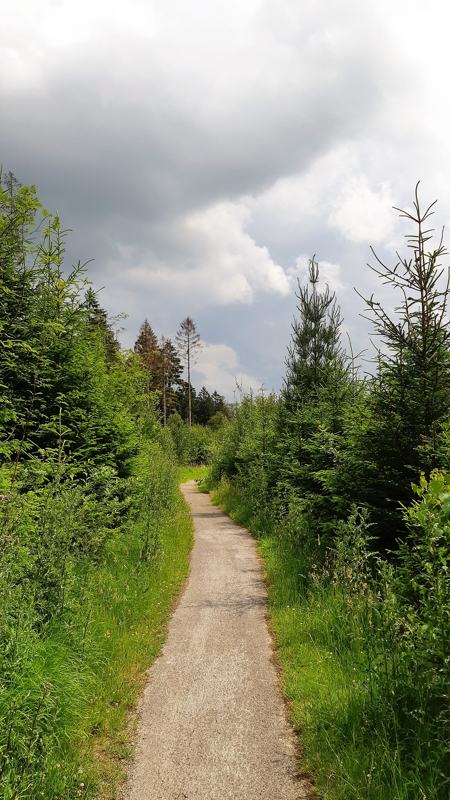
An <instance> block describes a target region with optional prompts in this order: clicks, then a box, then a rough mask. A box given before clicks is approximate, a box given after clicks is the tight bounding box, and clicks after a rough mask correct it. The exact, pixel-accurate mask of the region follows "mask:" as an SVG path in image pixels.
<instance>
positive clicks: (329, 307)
mask: <svg viewBox="0 0 450 800" xmlns="http://www.w3.org/2000/svg"><path fill="white" fill-rule="evenodd" d="M296 296H297V300H298V305H297V310H298V317H297V318H296V319H295V320H294V321H293V323H292V336H291V343H290V345H289V348H288V355H287V358H286V368H287V372H286V377H285V396H286V399H287V400H288V401H289V402H291V403H292V402H293V403H295V402H301V401H302V400H303V399H305V398H307V397H309V396H310V395H311V393H313V392H317V389H318V387H319V386H320V385H323V384H324V383H326V381H327V379H328V377H329V375H330V372H331V371H332V368H333V367H334V366H335V365H336V363H337V362H342V361H343V356H342V349H341V345H340V327H341V324H342V319H341V313H340V308H339V306H338V304H337V301H336V295H335V293H334V292H331V291H330V288H329V286H328V285H326V286H325V288H324V289H323V290H321V289H320V288H319V265H318V263H317V261H316V260H315V258H314V257H313V258H312V259H311V260H310V262H309V281H308V283H307V285H306V286H302V285H301V283H300V281H299V282H298V292H297V295H296Z"/></svg>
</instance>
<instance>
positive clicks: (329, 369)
mask: <svg viewBox="0 0 450 800" xmlns="http://www.w3.org/2000/svg"><path fill="white" fill-rule="evenodd" d="M297 299H298V306H297V308H298V317H297V318H296V319H295V320H294V322H293V323H292V338H291V343H290V345H289V348H288V356H287V358H286V367H287V372H286V377H285V386H284V391H283V394H282V400H283V402H282V403H281V405H280V409H279V419H278V432H279V433H278V438H279V446H278V453H277V456H276V458H277V460H278V463H277V464H276V465H274V466H273V467H272V473H273V475H274V478H273V480H274V481H275V483H276V484H277V487H278V489H277V491H278V492H279V494H280V496H281V495H282V496H285V497H286V498H288V497H290V498H291V500H292V501H293V502H294V504H295V505H296V508H297V510H298V511H299V510H300V509H301V511H302V513H303V517H304V521H305V530H307V529H310V530H311V536H312V537H315V536H317V534H318V533H320V535H321V538H322V539H324V538H325V539H327V538H331V537H332V536H333V535H334V531H335V529H336V520H337V518H339V517H343V516H345V513H346V510H347V509H346V508H343V507H340V505H339V503H338V502H337V498H336V497H335V492H334V484H335V480H336V474H337V463H338V457H339V451H340V447H341V440H342V435H343V433H342V432H343V414H344V409H345V406H346V401H347V399H348V396H349V375H348V368H347V364H346V358H345V354H344V352H343V350H342V347H341V343H340V328H341V323H342V320H341V312H340V307H339V305H338V303H337V300H336V296H335V293H334V292H332V291H330V289H329V287H328V286H325V287H324V289H320V288H319V265H318V263H317V262H316V261H315V259H314V258H312V259H311V261H310V263H309V282H308V284H307V285H306V286H301V285H300V283H299V286H298V293H297Z"/></svg>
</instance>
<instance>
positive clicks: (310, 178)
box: [0, 0, 450, 396]
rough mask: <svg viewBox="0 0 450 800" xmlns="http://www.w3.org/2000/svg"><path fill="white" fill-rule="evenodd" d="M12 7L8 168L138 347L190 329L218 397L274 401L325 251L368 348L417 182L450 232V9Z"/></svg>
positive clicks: (313, 2)
mask: <svg viewBox="0 0 450 800" xmlns="http://www.w3.org/2000/svg"><path fill="white" fill-rule="evenodd" d="M0 7H1V19H2V36H1V41H0V108H1V112H0V113H1V122H0V144H1V147H0V163H2V164H3V166H4V168H7V169H11V170H12V171H13V172H14V173H15V174H16V176H17V177H18V178H19V180H21V181H22V182H23V183H35V184H36V186H37V187H38V191H39V194H40V197H41V199H42V200H43V202H44V203H45V205H46V206H47V207H48V208H49V209H50V210H52V211H57V212H59V213H60V214H61V216H62V217H63V221H64V223H65V225H66V226H68V227H70V228H72V230H73V233H72V234H71V237H70V242H69V247H68V259H69V260H72V261H77V260H78V259H81V260H85V259H89V258H92V259H94V261H93V263H92V264H91V265H90V267H89V270H90V276H91V278H92V280H93V281H94V284H95V286H96V287H98V288H100V287H103V286H104V287H105V288H104V289H103V291H102V292H101V295H100V296H101V301H102V303H103V305H104V306H105V307H106V308H107V309H108V311H109V312H110V313H111V314H117V313H119V312H122V311H123V312H126V313H127V314H128V318H127V319H126V321H125V322H124V323H123V326H124V330H123V331H122V334H121V338H122V341H123V343H124V344H125V345H128V346H129V345H132V343H133V341H134V339H135V337H136V333H137V330H138V328H139V325H140V323H141V322H142V320H143V319H144V317H148V319H149V320H150V321H151V323H152V324H153V326H154V328H155V330H156V331H157V333H159V334H165V335H167V336H172V335H174V333H175V331H176V329H177V327H178V323H179V321H180V320H181V319H182V318H183V317H185V316H186V315H190V316H192V317H193V318H194V319H195V320H196V322H197V324H198V328H199V331H200V333H201V336H202V339H203V341H204V348H203V352H202V355H201V358H200V360H199V363H198V365H197V373H196V376H195V378H196V381H197V383H198V384H199V385H201V384H202V383H205V384H206V385H207V386H208V387H210V388H218V389H219V390H220V391H223V392H225V393H227V395H228V396H230V395H231V394H232V391H233V387H234V381H235V377H237V378H238V379H239V380H240V381H241V382H243V383H244V385H247V386H250V385H254V386H259V385H261V384H264V385H265V386H266V387H267V388H269V389H270V388H272V387H275V388H277V387H278V386H279V385H280V381H281V377H282V374H283V360H284V354H285V348H286V344H287V342H288V339H289V329H290V320H291V318H292V315H293V313H294V310H295V297H294V288H295V284H296V280H297V276H298V275H300V276H302V275H303V274H304V271H305V265H306V264H307V260H308V256H310V255H312V254H313V253H316V254H317V257H318V259H319V261H320V262H323V264H322V274H323V276H324V278H326V280H327V281H328V282H329V283H330V284H331V285H332V286H333V287H334V288H335V289H336V291H337V293H338V296H339V299H340V302H341V305H342V309H343V313H344V316H345V323H346V328H347V329H348V331H349V332H350V334H351V336H352V340H353V343H354V347H355V349H359V348H360V347H365V346H366V345H367V337H368V332H367V326H366V323H365V322H364V321H363V320H361V318H360V317H359V316H358V315H359V313H360V312H361V311H362V303H361V301H360V300H359V298H358V297H357V295H356V294H355V293H354V291H353V287H354V286H357V287H358V288H359V289H360V290H361V291H363V292H366V293H370V292H371V291H372V290H373V289H377V285H376V281H375V280H374V277H373V276H372V275H371V273H370V271H369V270H368V268H367V267H366V262H367V261H368V259H369V256H370V252H369V244H372V245H374V246H375V247H376V248H377V250H378V251H379V252H380V254H381V255H382V256H386V257H388V255H389V254H391V253H392V254H394V253H395V249H396V248H397V247H398V246H401V242H402V236H403V234H404V233H405V226H404V223H401V222H399V220H398V219H397V215H396V213H395V212H394V211H392V208H391V207H392V206H393V205H396V206H399V205H400V206H402V207H403V206H408V205H410V201H411V197H412V193H413V189H414V184H415V182H416V181H417V180H419V179H420V180H421V181H422V196H423V199H424V201H427V200H433V199H435V198H436V197H437V198H438V199H439V207H438V212H437V214H436V224H437V225H438V226H439V225H442V224H445V223H446V222H447V221H448V220H449V219H450V181H449V178H450V153H449V146H450V137H449V133H448V130H449V122H450V119H449V118H450V111H449V101H448V93H449V92H448V75H449V74H450V48H449V42H448V36H449V32H450V26H449V23H450V10H448V9H449V6H448V3H447V0H429V2H428V3H426V4H425V3H423V2H418V0H408V2H407V0H396V2H395V3H392V0H389V2H388V0H366V2H361V0H307V1H306V2H305V1H304V2H300V0H227V2H223V0H220V1H219V0H189V2H186V0H128V1H127V2H126V3H125V2H123V1H122V2H120V1H119V0H117V2H113V3H111V2H110V0H109V1H108V2H106V0H40V2H36V0H16V2H15V3H13V2H12V0H0ZM386 301H387V302H388V303H389V302H391V298H389V297H387V298H386Z"/></svg>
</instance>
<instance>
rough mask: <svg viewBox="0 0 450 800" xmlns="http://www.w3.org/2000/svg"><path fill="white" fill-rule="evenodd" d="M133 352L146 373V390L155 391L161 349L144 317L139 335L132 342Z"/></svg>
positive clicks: (158, 374)
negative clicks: (133, 342)
mask: <svg viewBox="0 0 450 800" xmlns="http://www.w3.org/2000/svg"><path fill="white" fill-rule="evenodd" d="M134 352H135V353H136V354H137V355H138V356H139V358H140V359H141V362H142V364H143V366H144V369H145V371H146V374H147V391H148V392H151V391H156V390H157V389H159V388H160V385H161V380H160V376H161V351H160V348H159V345H158V339H157V338H156V335H155V333H154V331H153V328H152V326H151V325H150V323H149V321H148V319H145V320H144V322H143V323H142V325H141V327H140V329H139V335H138V337H137V339H136V342H135V344H134Z"/></svg>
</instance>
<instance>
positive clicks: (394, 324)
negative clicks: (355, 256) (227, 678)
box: [208, 194, 450, 800]
mask: <svg viewBox="0 0 450 800" xmlns="http://www.w3.org/2000/svg"><path fill="white" fill-rule="evenodd" d="M430 213H431V207H430V208H429V209H427V211H425V213H422V212H421V210H420V206H419V202H418V199H417V194H416V199H415V204H414V211H413V212H412V213H411V214H410V213H406V214H404V216H406V217H407V219H409V220H410V221H412V222H413V224H414V226H415V232H414V234H413V235H412V236H410V237H408V241H409V244H410V246H411V247H412V254H411V257H406V258H400V257H399V261H398V263H397V264H396V265H395V266H394V267H392V268H390V267H387V266H386V265H384V264H382V263H381V262H379V261H378V262H377V263H378V267H377V269H376V272H378V274H379V275H380V277H381V278H382V279H383V282H384V283H387V284H388V285H390V286H391V287H392V288H393V290H394V292H396V293H398V294H399V295H400V304H399V305H398V307H397V309H396V311H395V314H394V316H390V315H389V314H388V313H387V312H386V311H385V310H384V308H383V307H382V306H381V304H380V303H378V302H377V301H375V300H374V299H373V298H369V299H367V300H366V303H367V306H368V310H369V312H370V314H369V315H370V316H371V318H372V320H373V321H374V327H375V333H376V334H378V336H379V337H381V346H380V351H379V352H378V354H377V359H376V367H377V369H376V372H375V374H373V375H372V376H368V377H367V378H366V379H365V380H362V379H361V378H360V377H359V375H358V369H357V367H356V363H355V358H354V357H353V354H352V353H351V354H350V356H349V357H347V356H346V355H344V353H343V350H342V347H341V343H340V325H341V318H340V311H339V306H338V305H337V302H336V299H335V297H334V295H333V294H332V293H331V292H330V291H329V290H328V289H327V288H325V289H324V290H321V289H320V288H319V274H318V266H317V264H316V262H315V261H314V259H313V260H312V262H311V264H310V282H309V286H307V287H301V286H300V287H299V293H298V300H299V303H298V318H297V319H296V320H295V321H294V324H293V333H292V341H291V345H290V348H289V351H288V359H287V375H286V385H285V388H284V390H283V392H282V393H281V396H280V397H269V398H265V397H264V396H261V397H258V398H254V397H252V396H249V397H245V398H243V400H242V402H241V404H240V405H239V406H238V407H237V408H236V409H235V412H234V414H233V417H232V418H231V420H230V421H229V422H228V423H226V424H225V425H224V426H223V427H221V429H220V430H219V431H218V434H217V436H216V439H215V443H214V447H213V450H212V464H211V468H210V470H209V477H208V486H209V487H210V488H213V489H215V491H216V497H217V500H218V501H219V502H220V503H221V504H222V505H223V506H224V507H225V509H226V510H227V511H228V512H230V513H232V515H233V516H234V517H235V518H236V519H238V521H239V522H241V523H242V524H244V525H247V526H249V527H250V528H251V530H252V531H253V532H254V533H255V534H256V535H257V536H258V538H260V539H261V544H260V546H261V549H262V552H263V553H264V554H265V555H266V558H267V565H268V572H269V578H270V580H271V581H272V586H271V602H272V607H273V618H274V624H275V629H276V632H277V636H278V640H279V644H280V648H281V657H282V662H283V667H284V670H285V672H284V675H285V686H286V692H287V694H288V696H289V697H290V699H291V700H292V701H293V710H294V716H295V721H296V723H297V724H298V725H299V727H300V728H301V729H302V732H303V738H304V743H305V749H306V754H307V759H308V761H309V765H310V766H311V768H312V770H313V772H314V774H316V775H317V776H318V779H319V785H320V788H321V789H322V790H323V792H324V796H325V797H329V798H330V800H331V798H332V799H333V800H338V798H339V800H344V798H345V800H348V799H349V798H350V800H351V798H354V800H357V798H358V799H360V798H369V800H416V798H419V797H420V798H428V799H431V798H432V800H444V798H446V797H447V796H448V792H449V784H450V771H449V763H450V759H449V753H448V747H447V745H446V734H447V731H448V729H449V722H450V720H449V715H448V708H449V702H448V701H449V698H448V686H449V683H450V682H449V673H450V669H449V668H450V662H449V657H448V653H449V644H450V643H449V630H450V626H449V622H450V620H449V615H450V594H449V558H450V539H449V533H450V528H449V524H450V523H449V518H450V501H449V497H450V492H449V483H448V477H446V472H445V471H446V470H447V471H448V466H449V441H450V439H449V425H450V413H449V412H450V402H449V399H450V383H449V382H450V371H449V370H450V353H449V345H450V333H449V323H448V318H447V300H448V284H446V282H445V280H444V276H443V274H442V270H441V268H440V266H439V260H440V258H441V256H442V255H443V254H444V252H445V250H444V248H443V245H442V242H439V243H438V245H437V247H435V248H434V249H432V250H431V251H430V252H428V242H429V241H430V240H431V234H432V232H430V231H426V230H425V223H426V220H427V218H428V216H429V214H430ZM436 468H438V470H437V471H436ZM421 472H422V477H420V475H421ZM414 498H416V499H414Z"/></svg>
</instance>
